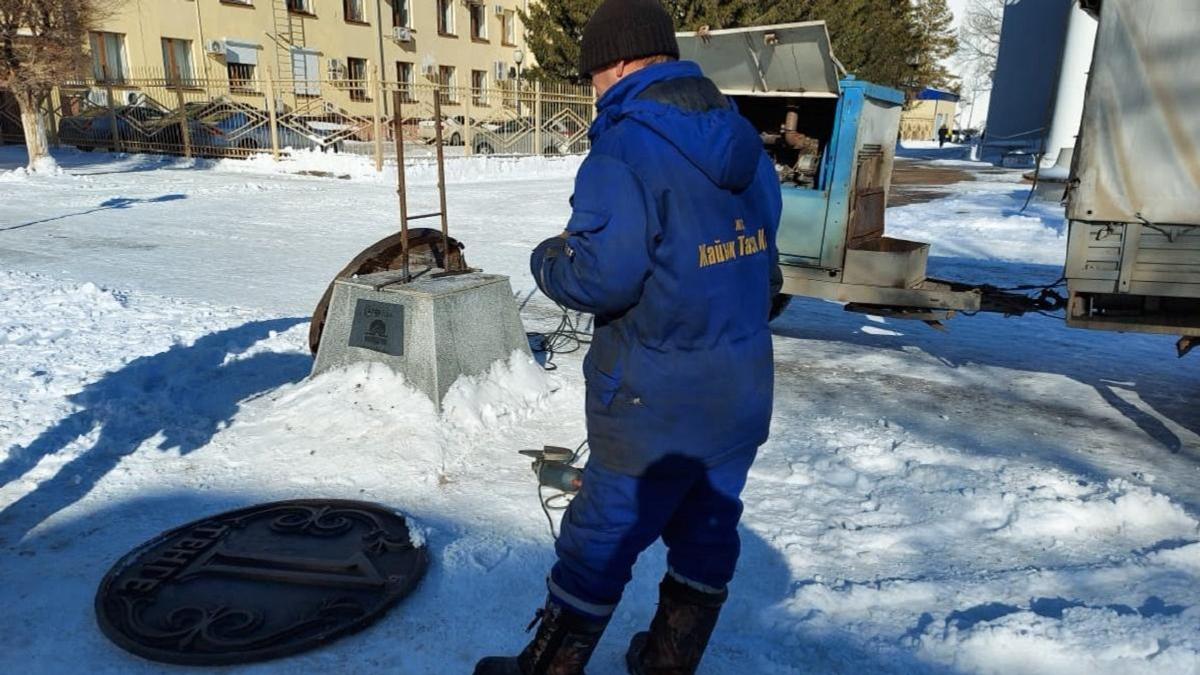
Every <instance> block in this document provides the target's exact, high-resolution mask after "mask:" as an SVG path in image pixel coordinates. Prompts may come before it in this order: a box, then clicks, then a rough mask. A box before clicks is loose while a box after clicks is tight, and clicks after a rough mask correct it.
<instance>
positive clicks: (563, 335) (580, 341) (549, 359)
mask: <svg viewBox="0 0 1200 675" xmlns="http://www.w3.org/2000/svg"><path fill="white" fill-rule="evenodd" d="M558 308H559V309H560V310H561V311H562V315H561V316H560V317H559V320H558V326H557V327H555V329H554V330H552V331H550V332H548V333H540V332H537V331H532V332H528V333H526V334H525V336H526V337H527V338H529V339H531V340H533V341H534V342H533V344H532V345H531V347H532V349H533V351H535V352H537V353H540V354H545V355H546V361H545V362H544V363H543V364H542V367H543V368H545V369H546V370H557V369H558V365H557V364H556V363H554V357H555V356H558V355H559V354H573V353H575V352H577V351H579V350H580V349H582V348H583V347H584V345H590V344H591V343H592V334H591V333H590V332H588V331H586V330H583V329H582V328H580V327H579V326H578V325H577V324H576V323H575V319H574V318H572V317H571V313H570V312H569V311H568V310H567V308H566V307H563V306H562V305H559V306H558Z"/></svg>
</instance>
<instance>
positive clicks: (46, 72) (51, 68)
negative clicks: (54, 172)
mask: <svg viewBox="0 0 1200 675" xmlns="http://www.w3.org/2000/svg"><path fill="white" fill-rule="evenodd" d="M109 7H110V0H0V89H7V90H8V91H9V92H10V93H11V94H12V95H13V98H15V99H16V101H17V105H18V106H19V107H20V109H21V124H22V126H24V128H25V148H26V150H27V151H28V153H29V168H30V169H32V170H37V169H38V168H39V167H42V166H45V165H46V163H47V160H48V159H49V157H50V151H49V144H48V143H47V141H46V120H45V112H44V107H45V104H46V102H47V101H48V100H49V97H50V92H51V91H52V90H53V89H54V86H55V85H56V84H59V83H61V82H63V81H64V80H67V79H70V78H73V77H77V76H78V75H79V74H80V73H81V72H82V69H83V68H84V66H85V65H86V63H87V59H88V55H87V52H86V51H85V50H84V45H85V43H86V41H87V34H88V29H89V28H91V27H94V26H95V25H96V24H97V23H98V22H99V21H100V20H101V18H102V16H103V15H104V14H105V13H106V12H107V11H108V9H109Z"/></svg>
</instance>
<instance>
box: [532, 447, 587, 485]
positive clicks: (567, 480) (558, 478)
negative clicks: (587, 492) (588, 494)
mask: <svg viewBox="0 0 1200 675" xmlns="http://www.w3.org/2000/svg"><path fill="white" fill-rule="evenodd" d="M521 454H522V455H524V456H526V457H530V458H532V459H533V473H534V474H536V475H537V477H538V483H539V484H540V485H542V486H544V487H548V488H553V489H555V490H560V491H562V492H566V493H568V494H575V493H577V492H579V490H580V489H581V488H583V471H581V470H580V469H578V468H576V467H574V466H571V462H572V461H573V460H574V459H575V453H574V452H573V451H571V450H569V449H567V448H560V447H556V446H553V445H547V446H545V447H544V448H542V449H541V450H522V451H521Z"/></svg>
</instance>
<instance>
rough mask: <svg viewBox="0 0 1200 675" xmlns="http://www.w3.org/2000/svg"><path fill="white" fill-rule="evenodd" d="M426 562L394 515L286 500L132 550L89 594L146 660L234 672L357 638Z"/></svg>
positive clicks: (112, 628) (122, 641)
mask: <svg viewBox="0 0 1200 675" xmlns="http://www.w3.org/2000/svg"><path fill="white" fill-rule="evenodd" d="M428 564H429V557H428V553H427V551H426V549H425V547H424V545H423V544H420V543H418V544H416V545H414V544H413V538H412V537H410V536H409V527H408V522H407V521H406V520H405V518H404V516H402V515H400V514H397V513H395V512H394V511H392V510H391V509H388V508H386V507H384V506H380V505H378V504H370V503H366V502H355V501H342V500H296V501H286V502H276V503H273V504H263V505H259V506H254V507H251V508H247V509H241V510H238V511H232V512H230V513H225V514H222V515H219V516H214V517H211V518H205V519H204V520H199V521H196V522H194V523H192V524H190V525H185V526H183V527H180V528H177V529H174V530H171V531H170V532H167V533H165V534H161V535H159V536H158V537H156V538H154V539H153V540H151V541H149V542H147V543H145V544H143V545H142V546H140V547H138V548H137V549H135V550H134V551H132V552H131V553H129V554H128V555H126V556H125V557H123V558H121V560H119V561H118V562H117V564H116V565H114V566H113V568H112V569H111V570H110V571H109V573H108V575H107V576H105V577H104V581H102V582H101V584H100V590H99V592H97V594H96V616H97V619H98V620H99V622H100V628H101V630H103V631H104V634H105V635H107V636H108V637H109V638H110V639H111V640H113V641H114V642H116V643H117V644H118V645H120V646H121V647H122V648H124V649H126V650H128V651H130V652H133V653H134V654H137V655H138V656H142V657H145V658H148V659H153V660H155V661H166V662H169V663H182V664H190V665H218V664H230V663H245V662H248V661H258V660H263V659H271V658H276V657H280V656H286V655H289V654H295V653H297V652H301V651H304V650H307V649H312V648H314V647H319V646H322V645H324V644H327V643H328V642H330V641H331V640H333V639H335V638H338V637H341V636H343V635H346V634H349V633H352V632H355V631H357V630H361V629H362V628H365V627H366V626H368V625H370V624H371V623H372V622H374V621H375V620H377V619H379V618H380V617H381V616H383V614H384V613H385V612H386V611H387V610H388V609H389V608H390V607H392V605H394V604H395V603H396V602H397V601H399V600H400V599H401V598H403V597H405V596H406V595H408V594H409V593H411V592H412V590H413V589H414V588H415V587H416V585H417V584H418V583H419V582H420V580H421V577H422V575H424V573H425V569H426V567H427V566H428Z"/></svg>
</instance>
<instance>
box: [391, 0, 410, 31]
mask: <svg viewBox="0 0 1200 675" xmlns="http://www.w3.org/2000/svg"><path fill="white" fill-rule="evenodd" d="M408 3H409V0H392V25H393V26H397V27H399V26H404V27H405V28H412V12H410V11H408Z"/></svg>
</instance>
